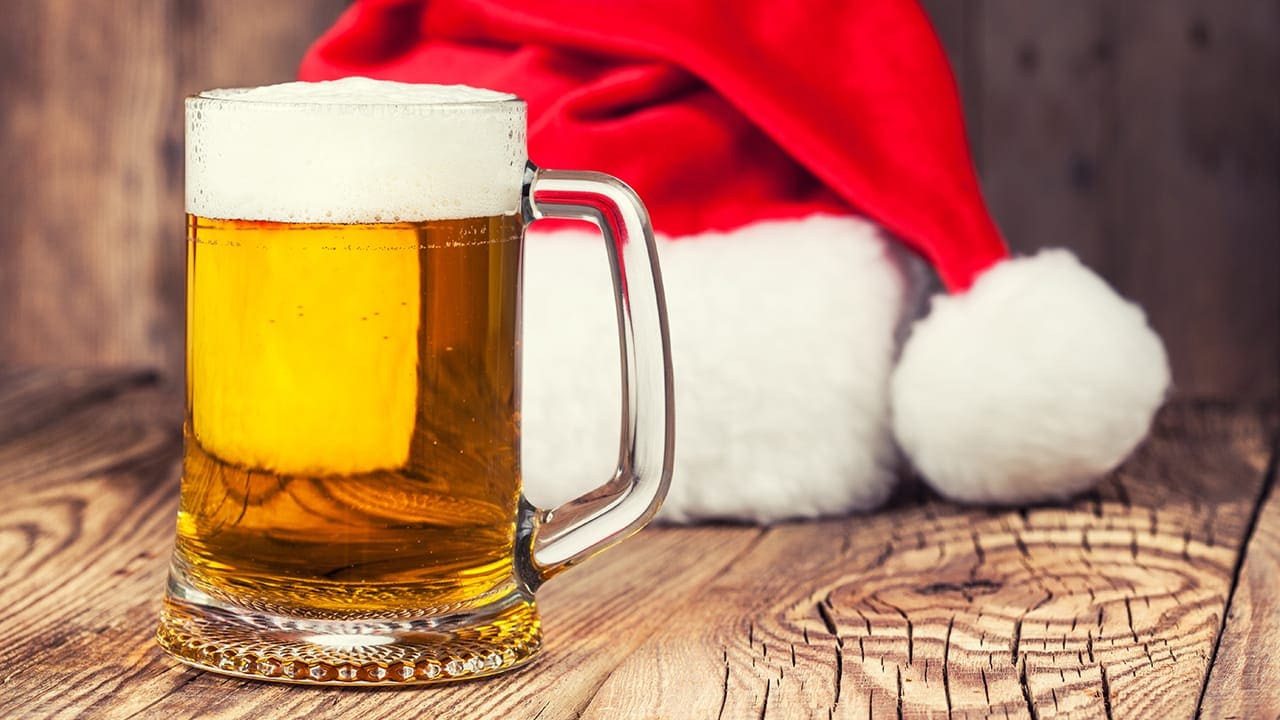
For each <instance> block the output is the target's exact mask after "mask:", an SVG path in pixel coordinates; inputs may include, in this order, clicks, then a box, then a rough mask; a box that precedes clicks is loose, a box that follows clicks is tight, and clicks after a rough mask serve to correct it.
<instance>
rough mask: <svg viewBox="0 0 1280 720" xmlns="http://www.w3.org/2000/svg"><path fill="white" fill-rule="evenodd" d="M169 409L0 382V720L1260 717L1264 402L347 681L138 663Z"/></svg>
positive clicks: (83, 390)
mask: <svg viewBox="0 0 1280 720" xmlns="http://www.w3.org/2000/svg"><path fill="white" fill-rule="evenodd" d="M177 395H178V393H175V392H173V391H172V389H165V388H164V387H163V386H162V384H161V383H160V382H159V381H158V380H157V378H156V377H155V376H154V375H153V374H149V373H145V372H122V371H51V370H39V371H37V370H30V371H8V372H0V717H11V716H17V717H26V716H34V717H66V718H76V717H114V718H126V717H139V718H150V717H159V718H166V720H172V719H174V718H184V717H196V716H199V717H219V718H252V717H304V716H306V717H330V716H342V717H353V718H377V717H442V718H454V717H456V718H477V717H490V718H526V717H527V718H543V719H547V720H551V719H555V718H576V717H586V718H673V719H675V718H759V717H764V718H784V717H785V718H790V717H816V718H830V717H857V718H865V717H914V716H925V715H933V716H939V717H940V716H944V715H946V716H975V717H978V716H988V715H995V716H1008V717H1028V716H1029V717H1032V718H1047V717H1053V716H1072V717H1112V716H1114V717H1142V718H1165V717H1171V718H1174V717H1191V716H1193V715H1196V714H1197V713H1203V715H1204V716H1206V717H1249V718H1254V717H1268V718H1272V717H1276V716H1277V713H1280V683H1277V673H1280V603H1278V602H1277V599H1276V595H1277V592H1278V591H1280V587H1278V583H1280V574H1278V573H1280V497H1278V496H1276V495H1275V494H1274V493H1273V492H1272V485H1273V484H1274V482H1275V459H1274V458H1275V457H1276V449H1277V442H1276V427H1277V416H1276V413H1275V409H1274V408H1263V407H1230V406H1224V405H1219V404H1213V403H1185V402H1184V403H1179V404H1175V405H1174V406H1172V407H1169V408H1167V409H1166V410H1165V411H1163V412H1162V414H1161V416H1160V418H1159V421H1158V423H1157V427H1156V430H1155V433H1154V435H1153V437H1152V438H1151V440H1150V441H1149V442H1148V443H1147V444H1146V445H1145V446H1144V447H1143V449H1142V450H1141V451H1140V452H1139V453H1138V454H1137V456H1136V457H1134V458H1133V459H1132V460H1131V461H1130V462H1129V463H1128V464H1127V465H1126V466H1125V467H1124V468H1123V469H1122V470H1121V471H1119V472H1118V473H1117V474H1116V475H1115V476H1114V477H1112V478H1109V479H1108V480H1106V481H1105V482H1104V483H1102V486H1101V488H1100V489H1099V490H1098V491H1097V492H1096V493H1095V494H1092V495H1090V496H1087V497H1083V498H1080V499H1078V500H1076V501H1075V502H1072V503H1070V504H1066V505H1060V506H1058V505H1055V506H1043V507H1032V508H1027V509H1021V510H1007V511H1006V510H986V509H972V508H963V507H958V506H956V505H953V504H950V503H946V502H942V501H940V500H938V499H937V498H935V497H934V496H932V495H931V494H929V493H927V492H925V491H923V490H919V489H916V490H910V491H908V492H905V493H903V495H902V496H901V497H899V498H898V500H897V501H896V502H895V504H894V505H892V506H891V507H890V508H888V509H885V510H882V511H880V512H878V513H875V514H872V515H863V516H854V517H850V518H845V519H840V520H830V521H825V522H813V523H795V524H786V525H780V526H777V527H772V528H765V529H761V528H756V527H746V526H732V525H719V526H703V527H679V528H677V527H670V528H651V529H649V530H646V531H644V532H643V533H641V534H640V535H639V536H637V537H636V538H634V539H632V540H631V541H629V542H627V543H624V544H623V545H622V546H621V547H619V548H617V549H615V550H612V551H610V552H609V553H607V554H606V555H604V556H603V557H601V558H599V559H597V560H595V561H594V562H591V563H588V564H586V565H585V566H583V567H581V568H578V569H576V570H574V571H572V572H570V573H568V574H566V575H565V576H563V577H561V578H557V579H556V580H554V581H553V582H551V583H549V584H548V585H547V587H546V588H544V590H543V594H542V595H540V601H541V605H542V608H543V612H544V614H545V629H546V645H545V650H544V653H543V656H542V658H541V659H540V660H538V661H537V662H536V663H534V664H533V665H531V666H529V667H527V668H525V669H522V670H519V671H516V672H513V673H511V674H508V675H505V676H502V677H500V678H497V679H491V680H480V681H473V682H468V683H462V684H457V685H452V686H442V687H427V688H418V689H402V690H369V689H340V688H339V689H329V688H309V687H293V686H285V685H275V684H267V683H257V682H251V681H245V680H238V679H233V678H226V677H221V676H218V675H213V674H209V673H203V672H198V671H194V670H190V669H187V668H185V667H183V666H181V665H179V664H177V663H176V662H174V661H172V660H170V659H169V658H167V657H166V656H164V655H163V654H162V653H161V652H160V651H159V649H158V648H157V647H156V645H155V642H154V641H153V639H152V633H153V632H154V628H155V621H156V614H157V611H158V606H159V599H160V593H161V586H162V583H163V581H164V578H165V572H166V563H167V560H168V555H169V548H170V544H171V542H172V538H173V523H174V513H175V503H176V499H177V489H178V482H177V472H176V470H177V467H176V465H177V460H178V454H179V445H180V442H181V438H180V432H179V424H178V416H179V408H178V407H177V402H178V398H177ZM1268 473H1269V474H1268Z"/></svg>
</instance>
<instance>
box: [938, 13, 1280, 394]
mask: <svg viewBox="0 0 1280 720" xmlns="http://www.w3.org/2000/svg"><path fill="white" fill-rule="evenodd" d="M964 4H965V5H966V6H967V7H969V8H970V10H971V15H972V18H973V19H972V22H971V24H972V26H973V27H974V29H973V30H972V31H971V32H972V33H974V34H975V35H976V36H977V37H978V38H979V42H977V43H975V44H974V45H975V47H976V48H977V52H976V53H975V55H976V57H969V58H968V60H967V62H968V64H969V66H967V67H966V72H965V73H964V74H963V75H961V77H960V81H961V84H962V85H963V84H965V83H972V82H974V78H975V77H976V78H977V81H978V82H980V83H981V88H980V89H978V90H977V91H973V90H971V91H968V92H966V93H965V98H966V106H967V107H966V110H967V112H968V115H969V118H970V124H971V132H970V135H971V137H973V138H974V140H975V142H974V145H975V147H977V148H978V152H979V155H980V160H979V166H980V167H981V169H982V179H983V188H984V190H985V192H986V194H987V197H988V199H989V202H990V205H991V209H992V212H993V214H994V216H995V218H996V220H997V222H998V223H999V224H1000V226H1001V227H1002V229H1003V230H1004V231H1005V233H1006V236H1007V238H1008V240H1009V242H1010V244H1011V245H1012V246H1013V247H1014V248H1015V250H1017V251H1020V252H1024V253H1030V252H1034V251H1035V250H1037V249H1039V248H1042V247H1054V246H1060V247H1068V248H1072V249H1073V250H1074V251H1075V252H1076V253H1077V254H1078V255H1079V256H1080V257H1081V259H1082V260H1084V261H1085V262H1086V263H1087V264H1088V265H1089V266H1091V267H1093V268H1094V269H1096V270H1097V271H1098V272H1099V273H1100V274H1101V275H1102V276H1103V277H1105V278H1106V279H1107V280H1108V281H1110V282H1111V283H1112V284H1113V285H1114V286H1115V287H1116V288H1117V289H1118V290H1119V291H1120V292H1121V294H1123V295H1125V296H1127V297H1129V298H1132V299H1133V300H1135V301H1137V302H1138V303H1139V304H1141V305H1142V306H1143V307H1144V308H1146V310H1147V312H1148V314H1149V316H1150V319H1151V322H1152V324H1153V326H1154V327H1155V329H1156V330H1157V331H1158V332H1159V333H1160V335H1161V336H1162V337H1163V338H1164V340H1165V343H1166V345H1167V346H1168V349H1169V353H1170V356H1171V360H1172V365H1173V371H1174V372H1173V374H1174V384H1175V386H1176V387H1177V388H1178V390H1179V391H1180V392H1182V393H1184V394H1188V395H1200V396H1215V397H1233V398H1275V397H1276V396H1277V393H1280V288H1278V287H1277V285H1276V282H1275V280H1276V268H1280V93H1277V92H1275V78H1276V77H1280V41H1278V40H1277V38H1280V34H1278V33H1277V30H1278V29H1280V5H1277V4H1276V3H1274V2H1267V1H1265V0H1254V1H1249V2H1234V3H1222V2H1215V1H1214V0H1135V1H1134V2H1113V1H1112V0H1089V1H1087V2H1072V3H1029V2H1025V1H1024V0H966V2H965V3H964ZM973 65H977V66H979V67H980V70H978V71H976V75H975V72H974V71H972V70H970V69H969V67H970V66H973Z"/></svg>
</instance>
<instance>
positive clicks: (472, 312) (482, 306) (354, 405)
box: [175, 215, 521, 617]
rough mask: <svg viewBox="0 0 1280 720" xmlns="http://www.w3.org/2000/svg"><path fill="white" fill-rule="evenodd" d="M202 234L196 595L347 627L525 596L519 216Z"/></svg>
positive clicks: (189, 494)
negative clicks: (518, 536)
mask: <svg viewBox="0 0 1280 720" xmlns="http://www.w3.org/2000/svg"><path fill="white" fill-rule="evenodd" d="M187 228H188V287H189V291H188V317H189V320H190V322H189V331H188V347H187V357H188V368H187V371H188V391H189V396H188V400H189V402H188V408H189V411H188V416H187V418H186V450H185V455H184V461H183V486H182V500H181V507H180V513H179V521H178V543H177V554H176V558H175V564H176V565H177V566H179V567H181V569H182V571H183V572H184V574H185V576H186V579H187V580H188V581H189V582H190V583H191V584H192V585H193V586H195V587H196V588H198V589H200V590H201V591H203V592H205V593H207V594H209V595H210V596H212V597H215V598H221V599H224V600H225V601H227V602H233V603H248V604H251V605H253V606H255V607H259V608H271V609H273V610H275V611H277V612H289V613H294V614H297V613H321V614H323V615H324V616H326V617H339V616H343V617H359V616H362V615H373V614H376V613H378V612H384V611H388V610H392V609H394V610H398V611H404V610H405V609H411V608H419V609H422V610H423V611H427V610H429V609H432V608H440V607H451V608H460V607H465V606H467V605H474V604H476V603H483V602H484V601H486V600H491V599H492V598H494V597H496V596H497V595H500V594H501V593H503V592H507V591H509V590H510V589H511V586H512V578H513V571H512V557H513V555H514V552H513V542H514V532H515V518H516V503H517V498H518V495H519V484H520V471H519V387H518V385H517V378H518V373H517V371H516V370H517V345H516V337H517V335H516V333H517V327H518V315H517V313H518V304H517V300H516V296H517V293H518V291H519V282H518V273H519V268H520V255H519V248H520V243H519V238H520V233H521V224H520V220H519V218H518V217H516V216H514V215H500V216H495V217H485V218H464V219H456V220H429V221H419V222H402V223H383V224H358V223H357V224H322V223H281V222H266V221H250V220H215V219H207V218H201V217H196V216H189V217H188V223H187Z"/></svg>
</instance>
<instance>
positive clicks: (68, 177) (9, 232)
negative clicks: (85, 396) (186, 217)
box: [0, 0, 346, 376]
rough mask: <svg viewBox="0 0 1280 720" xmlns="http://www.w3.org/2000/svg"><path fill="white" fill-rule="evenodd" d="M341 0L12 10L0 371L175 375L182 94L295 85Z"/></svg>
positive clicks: (2, 179) (59, 3)
mask: <svg viewBox="0 0 1280 720" xmlns="http://www.w3.org/2000/svg"><path fill="white" fill-rule="evenodd" d="M345 5H346V2H345V0H312V1H311V2H306V3H272V2H257V1H255V0H170V1H169V2H154V1H152V0H120V1H119V2H111V3H80V2H73V1H72V0H52V1H46V0H13V1H12V2H8V3H6V4H5V22H4V23H0V59H3V60H4V61H5V67H6V68H7V69H6V72H5V73H4V74H3V75H4V77H2V78H0V143H3V145H4V147H5V152H4V153H2V154H0V308H3V313H4V316H3V322H0V361H7V362H10V363H54V364H89V363H95V364H98V363H107V364H124V363H135V364H150V365H157V366H159V367H162V368H164V369H165V370H167V371H168V372H169V374H170V375H173V376H178V375H179V373H180V372H181V369H182V337H183V326H182V323H183V312H182V303H183V293H184V289H183V282H184V278H185V274H184V272H183V263H184V260H183V258H184V253H185V248H184V245H183V236H182V227H183V226H182V212H183V190H182V177H183V176H182V125H181V118H182V114H181V108H182V98H183V97H184V96H186V95H188V94H190V93H192V92H196V91H199V90H202V89H205V88H208V87H215V86H226V85H243V84H251V85H252V84H261V83H267V82H277V81H282V80H289V79H292V77H293V74H294V70H295V68H296V66H297V63H298V61H299V60H300V59H301V57H302V53H303V51H304V50H305V48H306V47H307V45H308V44H309V43H310V42H311V41H312V40H313V39H314V38H315V37H316V36H317V35H318V34H319V33H320V32H321V31H322V30H323V29H324V28H325V27H327V26H328V25H329V24H330V23H331V22H332V21H333V19H334V18H335V17H337V15H338V13H339V12H340V11H341V9H342V8H343V7H345Z"/></svg>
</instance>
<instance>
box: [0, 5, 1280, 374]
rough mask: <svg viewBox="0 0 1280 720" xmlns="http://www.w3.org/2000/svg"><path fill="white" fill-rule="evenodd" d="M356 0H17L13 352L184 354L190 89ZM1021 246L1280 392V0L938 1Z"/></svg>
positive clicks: (1, 336) (1175, 338)
mask: <svg viewBox="0 0 1280 720" xmlns="http://www.w3.org/2000/svg"><path fill="white" fill-rule="evenodd" d="M345 4H346V2H345V0H306V1H305V2H304V1H296V2H263V0H167V1H163V2H158V1H157V0H115V1H114V2H110V3H84V2H74V0H8V1H7V2H6V3H5V22H4V23H0V67H3V68H4V71H3V73H0V141H2V143H3V145H2V147H3V154H2V155H0V363H54V364H81V365H82V364H87V363H105V364H121V365H123V364H137V363H145V364H152V365H155V366H157V367H160V368H161V369H163V370H165V371H167V372H168V373H169V375H170V377H174V376H176V375H177V373H178V372H180V370H181V367H182V363H181V356H182V318H183V313H182V310H181V308H182V297H183V277H184V273H183V271H182V267H183V253H184V247H183V243H182V236H181V233H182V223H181V214H182V189H181V184H182V152H181V147H182V136H181V125H180V119H181V115H180V108H181V102H180V101H181V98H182V97H183V96H184V95H186V94H189V93H191V92H195V91H198V90H201V89H204V88H207V87H212V86H225V85H238V84H263V83H268V82H274V81H280V80H285V79H289V78H290V77H291V76H292V73H293V71H294V69H295V67H296V64H297V61H298V59H299V58H300V57H301V55H302V52H303V50H304V49H305V47H306V46H307V44H308V43H309V42H310V41H311V40H312V39H313V38H314V37H316V36H317V35H318V34H319V33H320V32H321V31H322V30H323V29H324V28H325V27H327V26H328V24H329V23H330V22H331V21H332V20H333V19H334V18H335V17H336V16H337V14H338V13H339V12H340V11H341V9H342V8H343V7H344V6H345ZM925 4H926V6H927V8H928V9H929V11H930V13H931V14H932V15H933V16H934V19H935V21H936V22H937V25H938V29H939V32H940V34H941V35H942V37H943V40H944V42H945V44H946V45H947V49H948V52H949V53H950V55H951V58H952V61H953V63H954V64H955V68H956V73H957V76H958V79H959V81H960V85H961V89H962V92H963V95H964V99H965V105H966V109H967V111H968V116H969V120H970V136H971V137H972V139H973V143H974V150H975V157H976V161H977V163H978V166H979V169H980V171H981V173H982V176H983V182H984V186H985V188H986V190H987V193H988V198H989V200H990V203H991V205H992V209H993V212H994V214H995V216H996V219H997V221H998V222H999V223H1000V225H1001V226H1002V227H1003V228H1004V230H1005V231H1006V233H1007V235H1008V237H1009V240H1010V242H1011V244H1012V245H1013V246H1014V247H1015V249H1017V250H1021V251H1030V250H1033V249H1035V248H1038V247H1042V246H1066V247H1070V248H1073V249H1074V250H1075V251H1076V252H1077V253H1078V254H1079V255H1080V256H1081V257H1082V258H1083V259H1084V260H1085V262H1087V263H1088V264H1090V265H1091V266H1092V267H1094V268H1096V269H1097V270H1098V271H1099V272H1100V273H1102V275H1104V276H1105V277H1106V278H1107V279H1108V280H1110V281H1111V282H1112V283H1113V284H1114V285H1115V286H1116V287H1117V288H1118V289H1119V290H1120V291H1121V292H1122V293H1124V294H1125V295H1127V296H1130V297H1132V298H1134V299H1136V300H1138V301H1139V302H1141V303H1142V304H1143V305H1144V306H1145V307H1146V308H1147V311H1148V313H1149V314H1150V316H1151V318H1152V322H1153V324H1154V325H1155V327H1156V329H1157V330H1158V331H1159V332H1160V333H1161V335H1163V337H1164V338H1165V341H1166V343H1167V344H1168V347H1169V350H1170V353H1171V356H1172V359H1173V365H1174V380H1175V383H1176V385H1177V388H1178V390H1179V391H1180V392H1181V393H1183V394H1192V395H1213V396H1218V397H1225V398H1236V399H1258V398H1271V397H1275V396H1277V394H1280V288H1278V284H1277V280H1278V279H1280V91H1277V88H1280V3H1277V2H1275V0H1232V1H1230V2H1222V1H1221V0H1132V1H1130V2H1115V1H1114V0H1079V1H1073V2H1070V3H1066V2H1059V1H1057V0H927V1H926V3H925Z"/></svg>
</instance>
